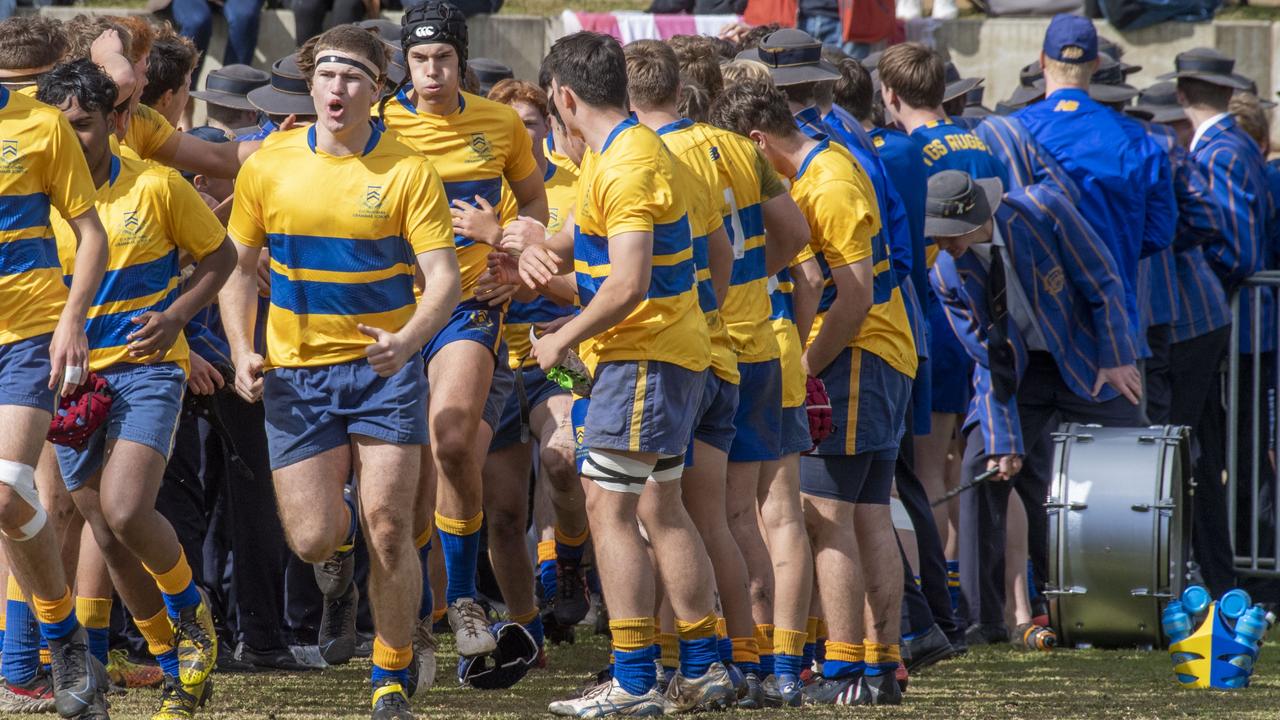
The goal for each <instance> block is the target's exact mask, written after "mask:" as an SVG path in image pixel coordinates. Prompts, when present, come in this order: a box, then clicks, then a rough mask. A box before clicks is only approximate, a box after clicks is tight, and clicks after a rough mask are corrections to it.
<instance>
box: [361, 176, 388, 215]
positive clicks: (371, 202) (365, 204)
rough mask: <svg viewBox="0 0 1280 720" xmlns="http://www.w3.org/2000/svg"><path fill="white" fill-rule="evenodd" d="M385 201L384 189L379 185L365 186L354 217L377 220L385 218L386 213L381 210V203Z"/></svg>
mask: <svg viewBox="0 0 1280 720" xmlns="http://www.w3.org/2000/svg"><path fill="white" fill-rule="evenodd" d="M385 200H386V196H385V193H384V188H383V187H382V186H381V185H366V186H365V188H364V196H363V197H361V198H360V200H359V202H358V205H357V207H356V212H355V213H354V217H358V218H374V219H379V220H381V219H384V218H386V217H387V213H386V211H384V210H383V209H382V203H383V202H384V201H385Z"/></svg>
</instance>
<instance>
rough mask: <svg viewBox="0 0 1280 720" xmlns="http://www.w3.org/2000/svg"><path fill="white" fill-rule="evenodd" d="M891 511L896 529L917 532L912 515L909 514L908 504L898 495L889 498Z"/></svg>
mask: <svg viewBox="0 0 1280 720" xmlns="http://www.w3.org/2000/svg"><path fill="white" fill-rule="evenodd" d="M889 511H890V512H891V513H893V528H894V529H895V530H906V531H908V532H915V530H916V528H915V525H912V524H911V516H910V515H908V514H907V506H906V505H903V504H902V501H901V500H899V499H898V498H896V497H891V498H889Z"/></svg>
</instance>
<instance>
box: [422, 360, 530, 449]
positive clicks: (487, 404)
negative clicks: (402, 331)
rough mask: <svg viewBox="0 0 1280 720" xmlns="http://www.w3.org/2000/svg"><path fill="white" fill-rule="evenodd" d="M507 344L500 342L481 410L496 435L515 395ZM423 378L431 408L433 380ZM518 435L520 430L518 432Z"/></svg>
mask: <svg viewBox="0 0 1280 720" xmlns="http://www.w3.org/2000/svg"><path fill="white" fill-rule="evenodd" d="M506 358H507V344H506V342H503V341H501V340H500V341H499V344H498V354H497V359H496V360H495V361H494V365H493V378H492V379H491V380H490V381H489V393H488V394H487V395H485V398H484V407H483V408H481V410H480V419H481V420H482V421H484V424H486V425H488V426H489V429H490V430H491V431H493V432H494V433H497V432H498V426H499V425H500V424H501V421H502V410H503V408H505V407H506V405H507V400H508V398H510V397H511V396H512V395H513V394H514V393H515V387H516V374H515V371H514V370H512V369H511V366H510V365H508V364H507V362H506ZM423 376H424V377H426V378H427V380H426V383H427V384H426V393H427V398H428V407H430V403H429V399H430V397H431V379H430V377H429V376H427V375H426V373H425V372H424V373H423ZM517 434H518V430H517Z"/></svg>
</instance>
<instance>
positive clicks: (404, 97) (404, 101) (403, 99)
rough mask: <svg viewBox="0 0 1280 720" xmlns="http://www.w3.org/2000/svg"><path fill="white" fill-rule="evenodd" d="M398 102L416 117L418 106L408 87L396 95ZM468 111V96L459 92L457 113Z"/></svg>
mask: <svg viewBox="0 0 1280 720" xmlns="http://www.w3.org/2000/svg"><path fill="white" fill-rule="evenodd" d="M396 100H399V101H400V104H401V105H403V106H404V109H405V110H408V111H409V112H411V113H413V114H414V115H417V114H418V106H417V105H415V104H414V103H413V101H412V100H410V99H409V88H408V87H404V88H401V89H400V92H398V93H396ZM466 109H467V96H466V94H465V93H461V92H459V93H458V109H457V110H456V111H455V113H461V112H462V111H463V110H466ZM455 113H450V114H451V115H452V114H455Z"/></svg>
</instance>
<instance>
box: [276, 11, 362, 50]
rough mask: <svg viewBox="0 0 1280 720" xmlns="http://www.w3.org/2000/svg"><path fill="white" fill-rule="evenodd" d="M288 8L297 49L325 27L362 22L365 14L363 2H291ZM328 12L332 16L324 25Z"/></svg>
mask: <svg viewBox="0 0 1280 720" xmlns="http://www.w3.org/2000/svg"><path fill="white" fill-rule="evenodd" d="M290 7H292V8H293V22H294V27H295V28H296V29H297V42H298V46H299V47H301V46H302V44H303V43H304V42H306V41H308V40H310V39H311V38H313V37H315V36H316V35H319V34H320V33H321V32H323V31H324V29H325V28H327V27H334V26H336V25H348V24H350V23H355V22H360V21H361V20H364V19H365V12H366V11H365V7H364V2H363V0H292V2H291V3H290ZM329 11H333V15H332V16H331V17H330V19H329V22H328V23H326V22H325V21H324V19H325V14H326V13H328V12H329Z"/></svg>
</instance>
